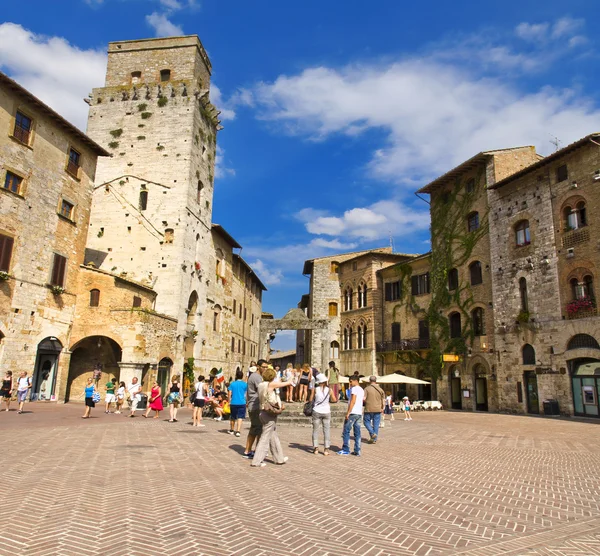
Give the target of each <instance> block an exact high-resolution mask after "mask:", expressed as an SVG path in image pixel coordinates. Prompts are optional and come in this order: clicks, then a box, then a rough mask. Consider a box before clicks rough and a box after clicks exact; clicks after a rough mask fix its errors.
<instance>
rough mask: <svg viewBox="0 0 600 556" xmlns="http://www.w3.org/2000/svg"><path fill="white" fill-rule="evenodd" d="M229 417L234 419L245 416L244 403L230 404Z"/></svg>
mask: <svg viewBox="0 0 600 556" xmlns="http://www.w3.org/2000/svg"><path fill="white" fill-rule="evenodd" d="M229 410H230V417H229V418H230V419H231V420H232V421H235V420H236V419H245V418H246V406H245V405H230V406H229Z"/></svg>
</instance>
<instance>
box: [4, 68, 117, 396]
mask: <svg viewBox="0 0 600 556" xmlns="http://www.w3.org/2000/svg"><path fill="white" fill-rule="evenodd" d="M17 114H19V115H24V116H26V117H27V118H29V119H30V120H31V126H30V130H29V131H27V130H24V128H22V127H18V126H16V117H17ZM20 121H22V120H20ZM71 150H75V151H76V152H77V153H78V154H79V155H80V156H79V161H78V165H71V166H68V162H69V155H70V152H71ZM104 154H107V153H105V152H104V151H103V150H102V149H101V148H100V147H99V146H98V145H96V144H95V143H93V142H92V141H90V139H89V138H87V137H86V136H85V135H84V134H83V133H81V132H80V131H79V130H77V129H76V128H75V127H74V126H72V125H71V124H69V123H68V122H66V121H65V120H64V119H62V118H61V117H60V116H59V115H58V114H56V113H55V112H53V111H52V110H50V109H49V108H48V107H47V106H46V105H44V104H42V103H41V102H40V101H39V100H38V99H36V98H35V97H34V96H33V95H31V93H29V92H28V91H26V90H25V89H23V88H21V87H20V86H19V85H17V84H16V83H15V82H13V81H12V80H10V79H8V78H7V77H6V76H5V75H4V74H0V164H1V167H0V234H2V236H4V237H8V238H12V241H13V246H12V255H11V256H10V260H9V263H8V268H6V269H0V270H5V271H6V272H7V274H8V276H9V278H8V279H7V280H0V366H1V367H2V369H6V370H12V371H13V375H14V376H17V375H18V374H19V373H20V372H21V371H27V373H28V374H29V376H30V377H31V376H33V381H34V392H35V393H36V395H37V393H39V386H40V383H41V378H40V373H39V372H38V371H39V370H40V367H41V365H42V359H44V363H47V365H48V367H47V368H45V371H47V372H48V377H49V384H47V385H46V386H45V387H44V390H45V395H46V397H45V399H50V398H51V397H53V396H55V395H56V392H57V383H59V382H60V377H58V374H59V373H58V362H59V360H60V359H61V357H60V355H61V353H60V352H61V350H62V349H66V348H67V347H68V346H69V344H70V335H71V326H72V324H73V319H74V313H75V302H76V290H77V275H78V270H79V265H81V264H82V263H83V258H84V248H85V240H86V235H87V227H88V220H89V212H90V205H91V197H92V193H91V192H92V187H93V180H94V175H95V169H96V160H97V157H98V156H99V155H104ZM10 174H12V175H13V176H16V177H18V178H19V179H20V180H22V181H21V182H20V184H18V185H17V184H15V183H14V182H11V183H7V175H8V176H10ZM11 184H12V185H11ZM7 186H8V187H7ZM13 187H14V189H15V191H13V190H12V189H13ZM64 203H68V204H64ZM3 245H4V249H6V248H7V247H6V244H5V243H3ZM55 254H57V255H60V256H62V257H65V259H66V265H65V269H64V280H63V281H62V283H61V284H59V285H61V286H63V287H64V289H65V291H64V293H56V294H55V293H52V292H51V290H50V288H49V286H50V285H51V283H52V274H53V268H54V260H55V259H54V257H55ZM50 338H52V340H49V342H50V344H52V345H51V346H50V345H48V346H47V347H48V348H50V351H49V352H48V353H47V354H45V355H44V358H42V356H41V354H40V353H39V352H38V346H39V345H40V344H41V343H42V342H43V341H44V340H46V339H50Z"/></svg>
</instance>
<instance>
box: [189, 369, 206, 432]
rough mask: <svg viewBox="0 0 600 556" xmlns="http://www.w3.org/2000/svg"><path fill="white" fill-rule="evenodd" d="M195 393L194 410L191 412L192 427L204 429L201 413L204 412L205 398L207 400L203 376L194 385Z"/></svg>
mask: <svg viewBox="0 0 600 556" xmlns="http://www.w3.org/2000/svg"><path fill="white" fill-rule="evenodd" d="M194 388H195V391H196V397H195V398H194V410H193V412H192V427H204V426H205V425H204V424H203V423H202V411H204V404H205V403H206V398H208V397H209V396H208V384H207V383H206V380H205V379H204V376H202V375H200V376H199V377H198V382H196V384H195V385H194Z"/></svg>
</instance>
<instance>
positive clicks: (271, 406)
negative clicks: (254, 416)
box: [263, 400, 283, 415]
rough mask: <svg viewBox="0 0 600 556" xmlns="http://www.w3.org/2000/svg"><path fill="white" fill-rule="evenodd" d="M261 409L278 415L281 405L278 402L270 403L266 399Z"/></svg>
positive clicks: (281, 409) (281, 408)
mask: <svg viewBox="0 0 600 556" xmlns="http://www.w3.org/2000/svg"><path fill="white" fill-rule="evenodd" d="M263 411H266V412H267V413H270V414H271V415H280V414H281V413H282V412H283V407H281V406H280V405H279V404H275V403H271V402H270V401H269V400H266V401H265V403H264V404H263Z"/></svg>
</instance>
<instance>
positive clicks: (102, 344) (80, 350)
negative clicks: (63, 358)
mask: <svg viewBox="0 0 600 556" xmlns="http://www.w3.org/2000/svg"><path fill="white" fill-rule="evenodd" d="M71 351H72V354H71V364H70V365H69V379H68V381H67V390H66V393H65V402H68V401H71V400H77V401H83V399H84V389H85V383H86V381H87V379H88V378H90V377H92V378H94V380H95V381H96V384H97V386H98V389H99V391H100V392H101V393H103V390H104V388H103V387H104V383H106V382H109V380H110V379H111V378H113V377H114V378H116V379H117V380H118V379H119V371H120V369H119V363H120V361H121V354H122V352H121V346H119V344H117V342H115V341H114V340H113V339H112V338H109V337H107V336H88V337H87V338H84V339H83V340H80V341H79V342H77V343H76V344H75V345H74V346H73V347H72V348H71Z"/></svg>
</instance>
